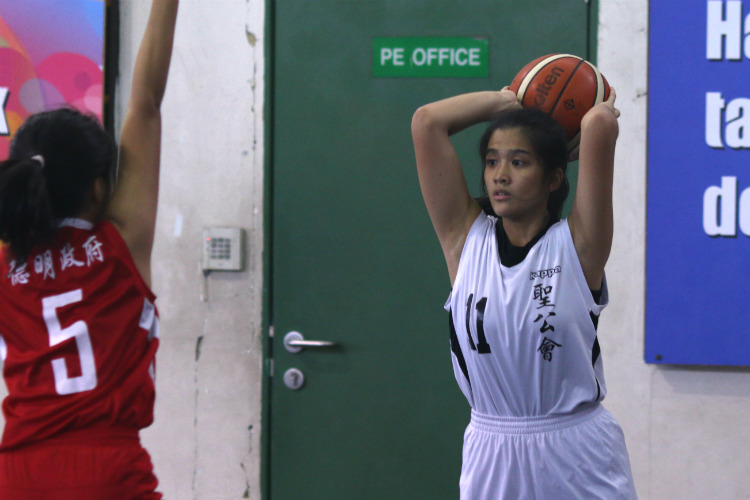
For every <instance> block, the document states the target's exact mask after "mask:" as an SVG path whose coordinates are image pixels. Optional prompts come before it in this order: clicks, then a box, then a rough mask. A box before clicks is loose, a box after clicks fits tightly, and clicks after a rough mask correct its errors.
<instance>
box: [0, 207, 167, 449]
mask: <svg viewBox="0 0 750 500" xmlns="http://www.w3.org/2000/svg"><path fill="white" fill-rule="evenodd" d="M5 251H7V249H6V250H5ZM5 251H2V250H0V253H3V254H4V252H5ZM0 257H2V259H0V260H1V262H0V357H2V359H3V360H4V366H3V375H4V377H5V382H6V384H7V386H8V397H7V398H6V399H5V401H4V402H3V405H2V408H3V414H4V416H5V429H4V432H3V436H2V442H1V443H0V450H8V449H12V448H17V447H19V446H23V445H27V444H31V443H33V442H38V441H42V440H45V439H49V438H53V437H63V436H65V434H66V433H68V432H72V431H76V432H75V434H76V435H81V436H83V438H84V439H86V436H89V437H90V438H91V439H96V437H97V436H98V435H102V436H105V435H107V434H108V431H110V430H112V429H116V430H133V431H137V430H138V429H141V428H143V427H146V426H148V425H150V424H151V422H152V421H153V407H154V376H155V373H154V358H155V354H156V349H157V347H158V344H159V340H158V333H159V319H158V313H157V310H156V308H155V306H154V302H155V299H156V297H155V296H154V294H153V293H152V292H151V290H150V289H149V288H148V286H147V285H146V283H145V282H144V281H143V279H142V278H141V276H140V274H139V273H138V270H137V269H136V267H135V263H134V262H133V259H132V257H131V255H130V252H129V250H128V248H127V246H126V245H125V242H124V241H123V239H122V237H121V236H120V234H119V232H118V231H117V229H116V228H115V227H114V226H113V225H112V224H111V223H110V222H108V221H101V222H99V223H97V224H96V225H93V226H92V224H90V223H88V222H85V221H82V220H78V219H66V220H65V221H63V223H62V226H61V228H60V231H59V234H58V238H57V241H56V242H55V244H54V245H51V246H50V247H49V248H36V249H35V250H34V251H33V252H32V254H31V255H30V257H29V259H28V260H27V261H26V262H14V261H11V262H7V260H8V259H7V258H6V257H5V255H0ZM80 431H84V432H83V433H80ZM88 431H90V432H88Z"/></svg>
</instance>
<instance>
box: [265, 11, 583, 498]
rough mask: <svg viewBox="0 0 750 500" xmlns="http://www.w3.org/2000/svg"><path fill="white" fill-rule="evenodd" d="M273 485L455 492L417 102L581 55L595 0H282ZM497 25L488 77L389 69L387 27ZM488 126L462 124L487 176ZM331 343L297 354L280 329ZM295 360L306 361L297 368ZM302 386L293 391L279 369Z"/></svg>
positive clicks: (444, 333) (276, 59)
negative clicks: (413, 127)
mask: <svg viewBox="0 0 750 500" xmlns="http://www.w3.org/2000/svg"><path fill="white" fill-rule="evenodd" d="M269 7H270V9H271V11H270V12H271V16H272V20H273V21H272V26H273V30H272V31H273V34H274V40H273V59H272V60H273V63H272V68H273V72H272V90H271V92H272V104H273V106H272V110H271V113H272V114H271V116H272V118H271V120H272V165H271V172H270V174H271V175H270V180H269V183H270V191H271V200H272V201H271V204H272V206H271V209H272V214H271V234H272V240H271V241H272V243H271V266H270V272H271V276H270V283H271V293H270V304H269V305H270V314H269V318H270V322H271V325H272V327H271V332H272V335H273V337H272V339H271V350H272V353H271V354H272V357H273V363H271V364H270V366H273V369H272V377H271V382H270V398H269V400H268V404H269V406H268V407H267V414H268V415H269V422H268V426H267V429H269V430H268V435H267V443H268V446H267V450H268V457H267V461H266V464H267V467H268V477H267V481H266V493H267V496H268V498H271V499H273V500H359V499H362V500H365V499H373V500H420V499H424V500H441V499H446V500H447V499H455V498H457V496H458V478H459V473H460V467H461V444H462V438H463V431H464V428H465V426H466V424H467V423H468V421H469V407H468V404H467V402H466V400H465V399H464V397H463V395H462V394H461V393H460V391H459V389H458V387H457V385H456V383H455V380H454V379H453V371H452V367H451V360H450V345H449V333H448V316H447V313H446V312H445V311H444V310H443V304H444V302H445V300H446V298H447V296H448V293H449V291H450V283H449V280H448V274H447V270H446V267H445V264H444V261H443V257H442V254H441V251H440V247H439V245H438V241H437V238H436V237H435V235H434V233H433V230H432V226H431V224H430V221H429V218H428V216H427V212H426V210H425V208H424V205H423V202H422V199H421V194H420V190H419V185H418V182H417V175H416V167H415V164H414V154H413V149H412V144H411V135H410V122H411V116H412V113H413V112H414V110H415V109H416V108H417V107H418V106H419V105H421V104H424V103H427V102H429V101H432V100H437V99H440V98H444V97H447V96H449V95H452V94H456V93H460V92H469V91H474V90H485V89H492V88H500V87H502V86H503V85H506V84H508V83H509V82H510V80H511V78H512V77H513V75H514V74H515V72H517V71H518V70H519V69H520V68H521V67H523V66H524V64H526V63H527V62H528V61H530V60H531V59H533V58H535V57H537V56H539V55H543V54H546V53H552V52H571V53H574V54H578V55H582V56H586V55H587V46H588V44H587V40H588V35H587V26H588V22H587V20H588V16H589V4H588V3H587V2H585V1H584V0H565V1H560V0H545V1H531V2H519V1H517V0H507V1H503V0H494V1H490V0H487V1H480V0H462V1H460V2H458V1H455V0H400V1H394V0H367V1H356V0H314V1H313V0H274V1H271V2H269ZM390 37H392V38H405V37H467V38H477V39H486V40H487V42H488V48H489V63H488V70H489V74H488V76H486V77H470V78H464V77H462V76H461V75H458V76H455V75H454V76H450V77H440V76H421V77H408V76H404V77H380V76H376V75H377V71H374V66H373V65H374V60H373V46H374V43H375V42H374V40H375V39H376V38H378V39H379V38H390ZM480 133H481V130H480V129H479V128H477V127H475V128H473V129H471V130H469V131H466V132H464V133H462V134H460V135H459V137H457V138H456V144H457V147H458V148H459V150H460V153H461V154H462V157H463V161H464V165H465V166H466V174H467V179H468V181H469V184H470V185H471V186H472V187H476V188H477V191H478V188H479V183H480V177H481V171H480V168H481V162H480V160H479V158H478V154H477V152H476V150H477V142H478V140H479V135H480ZM289 332H298V333H299V334H301V335H302V336H303V337H304V338H305V339H306V340H314V341H328V342H335V343H336V345H335V346H332V347H330V346H329V347H304V348H303V349H302V350H301V351H299V352H296V353H293V352H289V351H288V350H287V349H286V348H285V346H284V338H285V336H286V335H287V334H288V333H289ZM294 369H296V370H298V371H296V370H294ZM285 374H286V375H287V377H286V378H287V381H288V382H290V383H291V384H292V386H296V384H299V383H301V382H302V380H303V377H304V384H303V385H302V386H301V388H299V389H297V390H293V389H290V388H288V387H287V386H286V385H285V382H284V375H285Z"/></svg>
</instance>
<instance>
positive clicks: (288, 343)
mask: <svg viewBox="0 0 750 500" xmlns="http://www.w3.org/2000/svg"><path fill="white" fill-rule="evenodd" d="M336 345H338V344H337V343H336V342H331V341H329V340H305V337H303V336H302V334H301V333H300V332H289V333H287V334H286V335H284V348H286V350H287V351H289V352H291V353H298V352H300V351H301V350H302V349H304V348H306V347H307V348H310V347H312V348H321V347H335V346H336Z"/></svg>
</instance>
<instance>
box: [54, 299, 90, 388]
mask: <svg viewBox="0 0 750 500" xmlns="http://www.w3.org/2000/svg"><path fill="white" fill-rule="evenodd" d="M81 300H83V292H82V291H81V289H78V290H73V291H72V292H66V293H62V294H60V295H52V296H50V297H45V298H44V299H42V316H43V317H44V323H45V324H46V325H47V331H48V332H49V345H50V347H54V346H56V345H58V344H60V343H62V342H65V341H66V340H68V339H72V338H74V339H76V346H77V347H78V357H79V358H80V362H81V375H79V376H77V377H70V376H69V375H68V367H67V366H66V364H65V359H63V358H56V359H53V360H52V371H53V372H54V374H55V390H56V391H57V393H58V394H60V395H66V394H75V393H77V392H84V391H90V390H91V389H93V388H94V387H96V364H95V363H94V351H93V348H92V347H91V337H89V329H88V327H87V326H86V323H84V322H83V321H76V322H75V323H73V324H72V325H70V326H68V327H66V328H62V327H61V326H60V320H59V318H58V317H57V310H58V309H60V308H62V307H65V306H68V305H70V304H75V303H76V302H80V301H81Z"/></svg>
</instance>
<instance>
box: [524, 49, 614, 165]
mask: <svg viewBox="0 0 750 500" xmlns="http://www.w3.org/2000/svg"><path fill="white" fill-rule="evenodd" d="M510 89H511V90H512V91H513V92H515V93H516V96H517V97H518V102H520V103H521V106H523V107H525V108H538V109H541V110H542V111H545V112H547V113H549V114H551V115H552V117H553V118H554V119H555V120H557V122H558V123H560V125H562V127H563V129H564V130H565V135H566V137H567V139H568V150H569V151H572V150H573V149H575V148H576V146H578V142H579V141H580V138H581V119H582V118H583V115H585V114H586V112H587V111H588V110H589V109H591V108H592V107H594V106H595V105H596V104H599V103H600V102H603V101H606V100H607V98H608V97H609V83H607V79H606V78H604V75H602V74H601V73H600V72H599V70H598V69H597V68H596V66H594V65H593V64H591V63H590V62H588V61H586V60H584V59H581V58H580V57H578V56H574V55H571V54H548V55H546V56H542V57H539V58H537V59H534V60H533V61H531V62H530V63H529V64H527V65H526V66H524V67H523V69H521V71H519V72H518V74H517V75H516V76H515V78H513V81H512V82H511V84H510Z"/></svg>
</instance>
